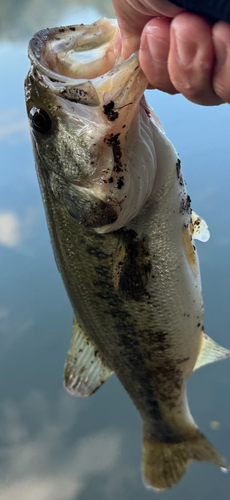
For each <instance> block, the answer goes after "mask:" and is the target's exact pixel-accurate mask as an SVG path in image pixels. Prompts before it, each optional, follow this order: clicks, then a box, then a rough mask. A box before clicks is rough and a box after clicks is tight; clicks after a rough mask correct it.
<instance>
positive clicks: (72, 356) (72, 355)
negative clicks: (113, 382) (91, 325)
mask: <svg viewBox="0 0 230 500" xmlns="http://www.w3.org/2000/svg"><path fill="white" fill-rule="evenodd" d="M112 373H113V371H112V370H111V368H109V367H108V366H107V364H106V362H105V361H104V360H103V358H102V357H101V355H100V353H99V351H98V349H97V347H96V346H95V345H94V344H93V343H92V341H91V340H90V339H89V338H88V337H87V335H86V334H85V332H84V330H83V329H82V328H81V326H80V325H79V323H78V321H77V319H76V317H75V316H74V318H73V333H72V339H71V344H70V348H69V351H68V355H67V359H66V364H65V369H64V385H65V388H66V389H67V391H68V392H69V393H70V394H72V395H73V396H90V395H91V394H93V393H94V392H95V391H96V390H97V389H99V387H100V386H101V385H102V384H103V383H104V382H105V381H106V380H107V378H109V377H110V375H112Z"/></svg>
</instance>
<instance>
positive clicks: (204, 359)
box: [193, 332, 230, 371]
mask: <svg viewBox="0 0 230 500" xmlns="http://www.w3.org/2000/svg"><path fill="white" fill-rule="evenodd" d="M226 358H230V351H229V350H228V349H225V347H221V346H220V345H219V344H217V343H216V342H215V341H214V340H212V339H211V338H210V337H208V335H206V333H204V332H203V337H202V341H201V348H200V353H199V356H198V358H197V360H196V364H195V366H194V368H193V371H195V370H197V368H200V367H201V366H204V365H207V364H208V363H214V361H219V360H221V359H226Z"/></svg>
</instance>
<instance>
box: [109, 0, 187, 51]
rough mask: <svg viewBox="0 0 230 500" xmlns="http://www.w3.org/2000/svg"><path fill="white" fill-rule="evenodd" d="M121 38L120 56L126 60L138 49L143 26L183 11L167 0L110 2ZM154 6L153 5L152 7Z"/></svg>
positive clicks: (119, 0) (122, 0) (113, 0)
mask: <svg viewBox="0 0 230 500" xmlns="http://www.w3.org/2000/svg"><path fill="white" fill-rule="evenodd" d="M112 2H113V6H114V10H115V13H116V16H117V19H118V24H119V28H120V30H121V37H122V55H123V57H124V59H127V58H128V57H129V56H130V55H131V54H132V53H133V52H135V50H138V49H139V45H140V37H141V33H142V30H143V28H144V26H145V25H146V24H147V23H148V21H150V20H151V19H152V18H153V17H155V16H167V17H174V16H175V15H177V14H178V13H179V12H182V11H183V10H184V9H181V8H180V7H177V6H176V5H173V4H172V3H171V2H169V1H168V0H154V2H152V0H141V1H140V0H126V1H125V0H112ZM153 4H154V5H153Z"/></svg>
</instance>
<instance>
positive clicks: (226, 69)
mask: <svg viewBox="0 0 230 500" xmlns="http://www.w3.org/2000/svg"><path fill="white" fill-rule="evenodd" d="M212 35H213V44H214V51H215V56H216V63H215V68H214V74H213V88H214V90H215V92H216V94H217V95H218V96H219V97H220V98H221V99H223V101H224V102H228V103H229V104H230V25H229V24H227V23H224V22H222V21H221V22H219V23H216V24H215V25H214V26H213V30H212Z"/></svg>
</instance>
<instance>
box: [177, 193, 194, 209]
mask: <svg viewBox="0 0 230 500" xmlns="http://www.w3.org/2000/svg"><path fill="white" fill-rule="evenodd" d="M185 212H188V213H190V212H191V198H190V196H189V195H188V196H187V197H186V198H183V200H182V202H181V204H180V210H179V213H180V214H184V213H185Z"/></svg>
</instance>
